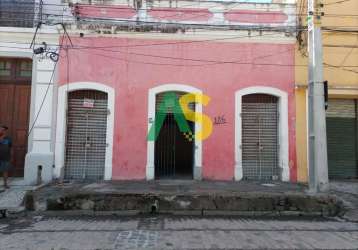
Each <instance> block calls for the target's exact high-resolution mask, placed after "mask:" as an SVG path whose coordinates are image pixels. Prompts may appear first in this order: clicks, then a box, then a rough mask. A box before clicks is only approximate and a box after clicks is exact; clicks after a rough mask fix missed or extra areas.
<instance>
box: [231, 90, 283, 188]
mask: <svg viewBox="0 0 358 250" xmlns="http://www.w3.org/2000/svg"><path fill="white" fill-rule="evenodd" d="M249 94H268V95H273V96H276V97H278V105H279V124H278V134H279V146H280V147H279V155H278V157H279V167H280V168H281V180H282V181H289V178H290V174H289V156H288V152H289V150H288V147H289V144H288V95H287V93H286V92H284V91H282V90H280V89H276V88H272V87H264V86H255V87H248V88H245V89H241V90H238V91H236V93H235V180H237V181H238V180H241V179H242V177H243V170H242V119H241V115H240V114H241V111H242V97H243V96H244V95H249Z"/></svg>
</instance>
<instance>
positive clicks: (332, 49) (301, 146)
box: [295, 0, 358, 182]
mask: <svg viewBox="0 0 358 250" xmlns="http://www.w3.org/2000/svg"><path fill="white" fill-rule="evenodd" d="M302 1H304V2H307V1H305V0H300V1H298V2H299V3H298V6H301V2H302ZM332 2H333V1H330V0H322V3H323V4H324V8H323V10H322V11H323V12H324V13H325V16H323V17H322V27H323V28H326V29H327V28H331V29H338V30H344V29H348V30H349V29H355V28H356V27H357V26H358V18H356V17H355V16H354V15H356V13H357V12H358V2H357V1H346V2H341V3H336V4H331V3H332ZM303 7H304V8H303V10H304V12H303V13H304V14H305V13H306V10H305V7H306V4H305V5H303ZM304 19H305V18H304V17H302V20H303V24H304V22H305V20H304ZM306 38H307V37H306V34H304V35H303V36H302V39H303V41H302V43H303V48H302V51H299V50H298V46H297V48H296V56H295V57H296V65H299V66H297V67H296V68H295V79H296V84H297V85H298V86H299V88H300V90H298V91H297V92H296V100H297V101H296V105H297V106H296V107H297V108H296V112H297V123H296V127H297V130H296V132H297V157H298V159H297V165H298V173H299V174H298V180H299V181H301V182H307V180H308V179H307V177H308V175H307V172H308V169H307V167H308V166H307V163H308V162H307V147H308V144H307V143H308V142H307V126H305V124H307V113H306V109H305V107H306V102H307V99H306V88H307V81H308V71H307V69H308V66H307V64H308V58H307V56H306V55H305V54H307V53H306V51H307V41H306ZM322 42H323V62H324V72H323V77H324V79H325V80H327V81H328V85H329V91H328V94H329V97H331V98H345V99H351V98H358V70H357V58H358V49H357V43H358V36H357V34H355V33H351V32H338V31H334V32H332V31H327V30H324V31H323V33H322ZM349 66H354V67H349Z"/></svg>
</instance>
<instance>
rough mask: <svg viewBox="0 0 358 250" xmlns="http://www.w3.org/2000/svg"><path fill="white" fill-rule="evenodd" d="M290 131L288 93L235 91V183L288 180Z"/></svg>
mask: <svg viewBox="0 0 358 250" xmlns="http://www.w3.org/2000/svg"><path fill="white" fill-rule="evenodd" d="M288 128H289V127H288V94H287V93H286V92H284V91H282V90H280V89H277V88H273V87H266V86H253V87H248V88H244V89H240V90H238V91H236V93H235V180H242V179H251V180H275V179H278V180H281V181H289V176H290V172H289V153H288V152H289V143H288V142H289V129H288ZM244 168H245V170H244ZM260 169H261V173H260Z"/></svg>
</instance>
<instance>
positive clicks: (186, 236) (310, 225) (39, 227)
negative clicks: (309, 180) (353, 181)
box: [0, 216, 358, 250]
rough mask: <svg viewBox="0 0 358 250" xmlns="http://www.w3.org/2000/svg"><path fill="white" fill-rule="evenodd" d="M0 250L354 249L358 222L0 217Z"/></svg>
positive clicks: (191, 218) (190, 218)
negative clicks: (0, 218)
mask: <svg viewBox="0 0 358 250" xmlns="http://www.w3.org/2000/svg"><path fill="white" fill-rule="evenodd" d="M0 249H1V250H5V249H17V250H21V249H36V250H40V249H46V250H48V249H54V250H55V249H61V250H65V249H66V250H67V249H73V250H82V249H358V223H353V222H345V221H339V220H329V221H328V220H326V221H324V220H321V219H319V220H318V219H312V218H308V219H301V220H297V219H296V220H292V219H279V220H278V219H277V220H273V219H272V220H271V219H263V220H260V219H243V218H237V217H188V216H180V217H179V216H157V217H149V216H142V217H141V216H136V217H105V216H102V217H96V218H95V217H86V216H81V217H74V216H66V217H43V216H28V217H24V218H17V219H2V220H0Z"/></svg>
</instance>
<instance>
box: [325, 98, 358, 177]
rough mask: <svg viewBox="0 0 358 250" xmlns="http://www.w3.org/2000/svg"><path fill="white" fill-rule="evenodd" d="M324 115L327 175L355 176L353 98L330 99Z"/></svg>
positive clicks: (356, 170) (354, 105) (356, 169)
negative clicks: (325, 117)
mask: <svg viewBox="0 0 358 250" xmlns="http://www.w3.org/2000/svg"><path fill="white" fill-rule="evenodd" d="M326 116H327V151H328V173H329V177H330V178H331V179H339V178H357V177H358V168H357V116H356V104H355V100H344V99H330V100H329V103H328V110H327V114H326Z"/></svg>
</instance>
